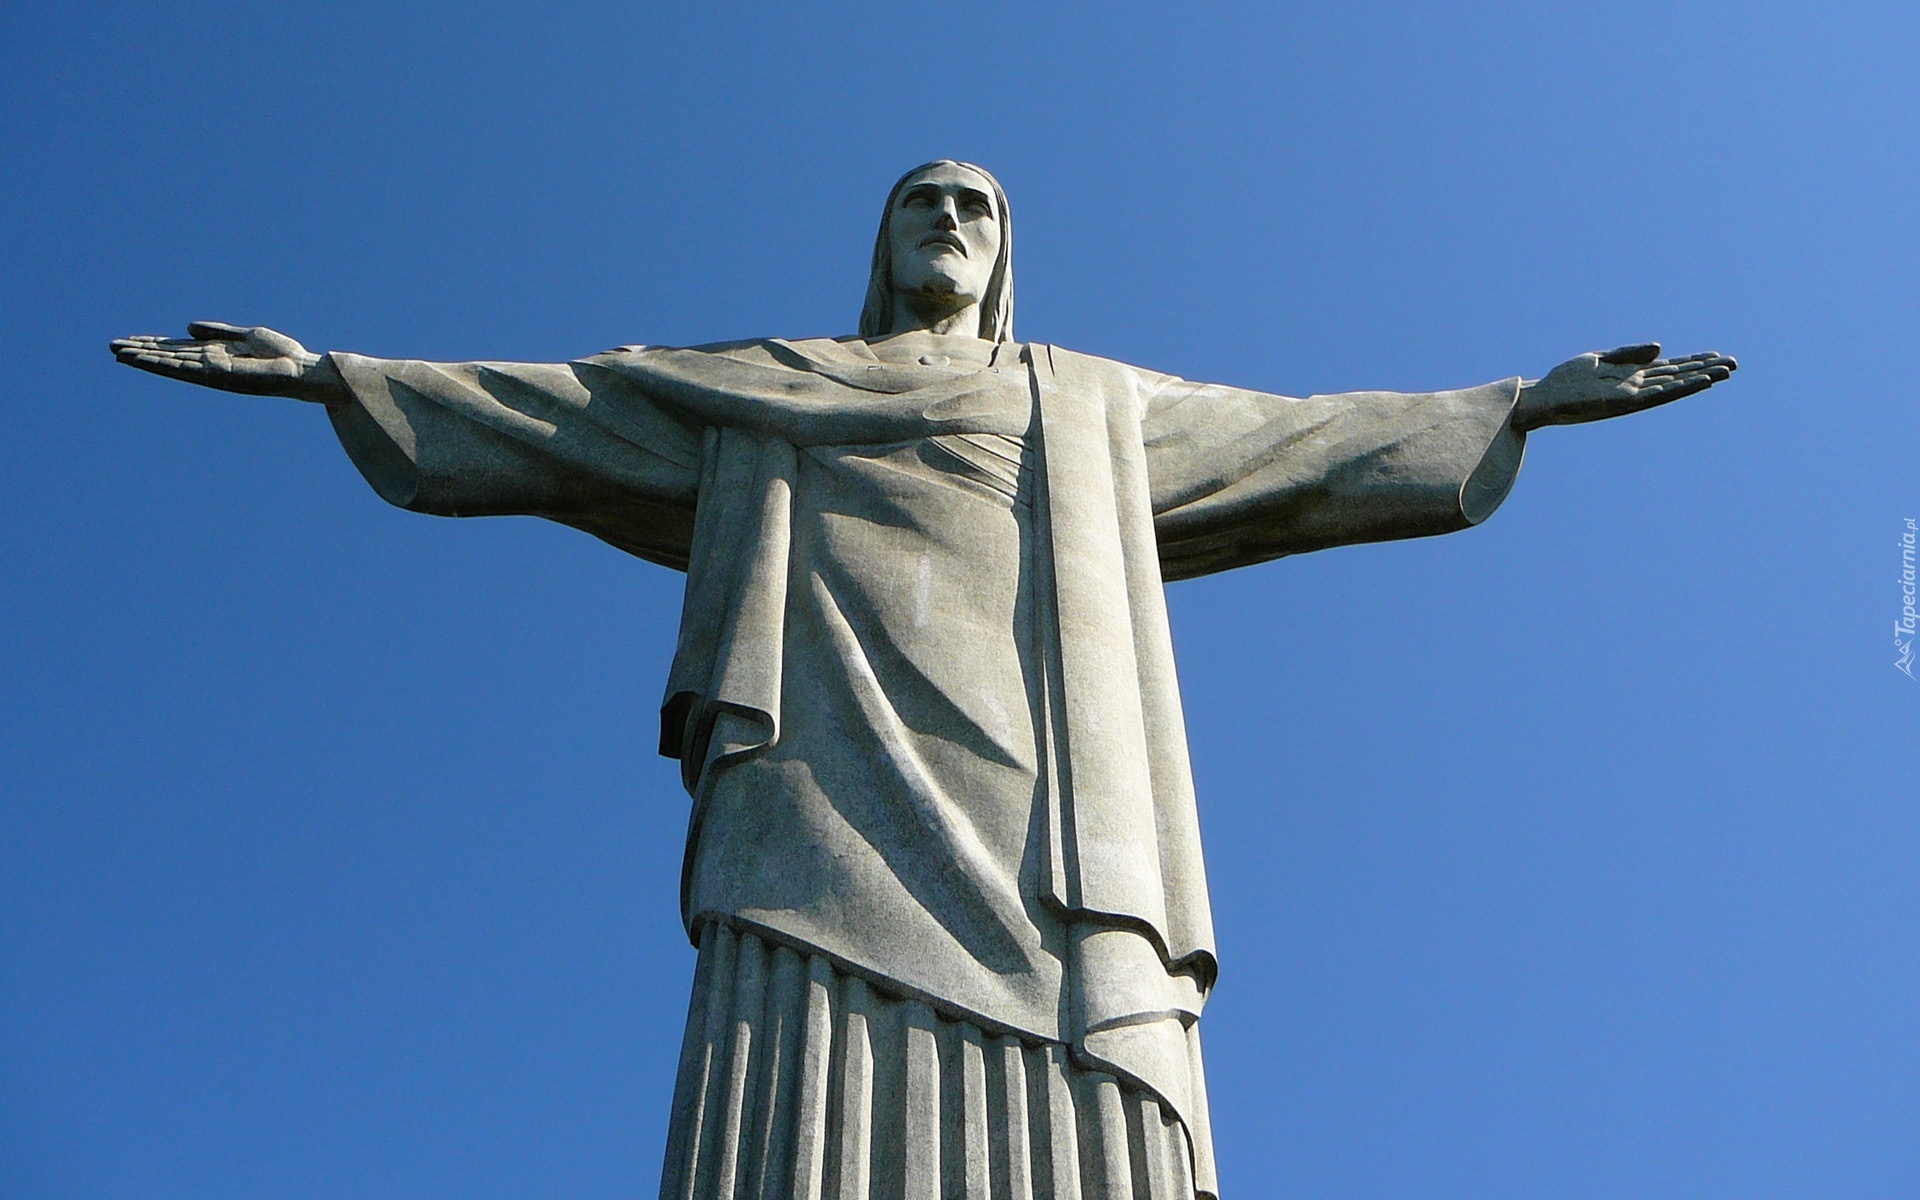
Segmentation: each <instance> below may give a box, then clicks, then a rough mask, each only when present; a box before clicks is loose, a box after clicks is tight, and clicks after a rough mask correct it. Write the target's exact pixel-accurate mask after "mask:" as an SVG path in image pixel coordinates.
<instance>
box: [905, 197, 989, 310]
mask: <svg viewBox="0 0 1920 1200" xmlns="http://www.w3.org/2000/svg"><path fill="white" fill-rule="evenodd" d="M888 225H889V235H888V241H889V249H890V250H891V252H892V256H893V281H892V282H893V286H894V290H895V291H896V292H898V293H901V294H903V295H907V296H919V297H927V298H935V297H940V298H945V297H952V299H953V301H954V302H955V304H956V306H958V305H963V304H969V303H973V302H975V301H978V300H979V299H980V298H981V297H982V296H984V295H986V291H987V283H988V281H989V280H991V279H992V278H993V263H994V260H995V259H996V258H997V257H999V254H1000V214H999V213H997V212H995V211H994V204H993V188H992V186H991V185H990V184H988V183H987V181H986V180H984V179H982V178H981V177H980V176H979V175H978V174H976V173H974V172H972V171H969V170H967V169H966V168H965V167H956V166H952V165H950V164H946V163H942V164H940V165H938V166H933V167H929V168H927V169H926V170H924V171H921V172H920V173H918V174H917V175H915V176H914V177H913V178H911V179H909V180H908V181H907V182H906V184H905V185H904V186H902V187H901V189H900V194H899V196H897V197H896V198H895V199H894V202H893V212H892V213H891V214H889V217H888Z"/></svg>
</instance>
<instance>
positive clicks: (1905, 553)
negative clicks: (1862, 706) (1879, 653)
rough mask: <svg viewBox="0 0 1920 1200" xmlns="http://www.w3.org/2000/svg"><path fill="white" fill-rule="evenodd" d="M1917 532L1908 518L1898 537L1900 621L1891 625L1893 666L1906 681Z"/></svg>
mask: <svg viewBox="0 0 1920 1200" xmlns="http://www.w3.org/2000/svg"><path fill="white" fill-rule="evenodd" d="M1917 532H1920V525H1915V524H1914V521H1913V518H1912V517H1908V518H1907V528H1906V531H1905V532H1904V533H1902V534H1901V535H1900V619H1899V620H1898V621H1895V622H1894V623H1893V652H1894V653H1895V654H1897V655H1898V656H1899V657H1898V658H1895V659H1894V660H1893V665H1894V667H1895V668H1896V669H1897V670H1900V671H1904V672H1905V673H1906V676H1907V678H1908V679H1912V678H1913V631H1914V612H1913V592H1914V584H1913V543H1914V535H1915V534H1916V533H1917Z"/></svg>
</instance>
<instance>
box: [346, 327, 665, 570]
mask: <svg viewBox="0 0 1920 1200" xmlns="http://www.w3.org/2000/svg"><path fill="white" fill-rule="evenodd" d="M329 357H330V358H331V359H332V362H333V364H334V367H335V368H336V369H337V370H338V371H339V373H340V377H341V379H342V380H344V381H345V383H346V387H347V391H348V392H349V393H350V395H351V399H350V400H348V401H347V402H346V403H343V404H339V405H335V406H332V407H331V408H330V410H329V415H330V416H331V417H332V420H333V428H334V432H335V433H337V434H338V435H339V437H340V444H341V445H342V446H344V447H346V451H347V454H348V455H349V456H350V457H351V458H352V459H353V463H354V465H355V466H356V467H358V468H359V469H360V473H361V474H362V475H363V476H365V477H366V480H367V482H368V483H369V484H371V485H372V486H373V490H374V491H376V492H378V493H379V494H380V496H381V497H382V498H383V499H385V500H387V501H389V502H390V503H393V504H396V505H399V506H400V507H401V508H405V509H410V510H412V511H414V512H423V513H432V514H435V515H437V516H448V517H477V516H497V515H506V514H522V515H529V516H537V517H545V518H547V519H549V520H553V521H559V522H561V523H562V524H566V525H571V526H574V527H575V528H577V529H582V530H585V531H586V532H588V533H591V534H593V535H594V536H595V537H598V538H601V539H602V540H604V541H606V542H608V543H610V544H612V545H614V546H616V547H618V548H619V549H621V550H625V551H627V552H628V553H629V554H634V555H637V556H639V557H641V558H644V559H647V560H648V561H650V562H657V563H661V564H663V565H665V566H670V567H674V568H676V569H678V570H685V569H686V565H687V558H688V554H689V552H690V543H691V541H692V537H693V509H694V500H695V496H696V493H697V491H698V488H699V480H700V462H701V458H700V456H701V431H700V430H699V429H698V428H695V427H692V426H690V425H688V424H686V423H685V422H683V421H682V420H680V419H678V418H676V417H674V416H672V415H670V414H669V413H668V412H666V411H665V410H663V409H661V408H660V407H659V406H657V405H656V404H654V403H653V402H652V401H650V400H649V399H648V397H647V396H646V395H645V394H644V393H642V392H641V390H640V389H639V388H638V387H637V386H636V385H635V384H634V383H633V382H632V381H631V380H629V379H626V378H624V377H622V376H621V375H619V374H618V373H617V372H615V371H613V370H610V369H609V368H608V366H607V365H606V363H605V362H604V361H602V360H603V359H606V358H607V357H608V356H601V358H598V359H584V360H581V361H579V362H572V363H558V364H528V363H427V362H408V361H393V360H388V359H377V358H363V357H361V356H359V355H356V354H339V353H336V354H333V355H330V356H329Z"/></svg>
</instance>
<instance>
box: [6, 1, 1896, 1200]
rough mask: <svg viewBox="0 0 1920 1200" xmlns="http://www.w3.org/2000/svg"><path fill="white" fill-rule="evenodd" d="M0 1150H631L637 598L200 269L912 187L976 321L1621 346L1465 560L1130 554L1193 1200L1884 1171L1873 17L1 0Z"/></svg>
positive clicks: (648, 310)
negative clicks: (257, 341) (1156, 677)
mask: <svg viewBox="0 0 1920 1200" xmlns="http://www.w3.org/2000/svg"><path fill="white" fill-rule="evenodd" d="M6 26H7V31H6V34H5V36H4V37H3V38H0V116H4V130H5V132H4V134H0V147H3V148H4V157H3V159H0V161H3V162H4V167H3V168H0V276H3V277H4V279H5V289H4V294H5V297H6V302H5V303H4V304H3V305H0V404H4V406H5V408H4V411H5V413H6V424H7V427H8V431H9V432H8V436H7V437H6V438H5V439H4V440H0V502H3V503H4V509H3V510H0V511H4V513H5V519H4V521H0V564H4V566H3V567H0V1196H4V1197H8V1198H15V1197H17V1198H19V1200H118V1198H121V1197H134V1196H138V1197H142V1198H144V1200H171V1198H175V1197H178V1198H182V1200H185V1198H188V1197H191V1198H193V1200H228V1198H233V1200H242V1198H254V1197H273V1198H275V1200H304V1198H308V1197H313V1198H321V1197H356V1198H360V1197H405V1198H408V1200H415V1198H421V1200H424V1198H431V1197H447V1198H450V1200H452V1198H459V1200H480V1198H494V1197H498V1198H502V1200H509V1198H510V1200H521V1198H533V1197H567V1198H577V1197H599V1196H606V1197H614V1196H644V1195H650V1194H652V1193H653V1191H654V1189H655V1188H656V1187H657V1181H658V1172H659V1160H660V1154H661V1147H662V1143H663V1141H664V1135H665V1128H666V1117H667V1105H668V1098H669V1091H670V1087H671V1083H672V1076H673V1070H674V1060H675V1053H676V1049H677V1044H678V1039H679V1035H680V1027H681V1022H682V1018H683V1014H684V1011H685V1009H684V1006H685V996H686V988H687V984H688V981H689V978H690V975H691V970H692V963H693V953H692V951H691V949H690V948H689V947H688V946H687V944H686V940H685V936H684V934H683V933H682V931H681V930H680V929H679V927H678V918H677V901H676V896H677V882H676V875H677V871H678V867H679V861H680V854H681V843H682V837H683V833H684V822H685V814H686V801H685V797H684V795H683V794H682V793H681V792H680V790H679V788H678V784H677V781H676V773H675V771H674V770H673V769H672V764H670V763H669V762H667V761H666V760H663V759H660V758H658V757H656V756H655V755H654V753H653V745H654V737H655V728H656V719H657V718H656V712H657V705H658V703H659V694H660V689H661V687H662V685H663V683H664V679H665V670H666V663H667V659H668V657H669V655H670V653H671V650H672V646H673V642H674V631H675V626H676V620H677V609H678V600H679V588H680V580H679V577H678V576H676V575H674V574H673V573H671V572H669V571H666V570H663V569H661V568H658V567H654V566H650V565H648V564H645V563H642V562H640V561H638V560H634V559H627V558H624V557H622V556H621V555H619V554H618V553H616V552H614V551H613V550H611V549H609V548H608V547H606V546H604V545H602V544H601V543H598V542H596V541H594V540H592V539H591V538H588V537H586V536H584V535H582V534H579V533H576V532H573V531H571V530H567V529H564V528H561V527H559V526H554V525H547V524H542V523H540V522H537V521H534V520H528V519H496V520H482V521H447V520H438V519H432V518H426V517H420V516H414V515H410V514H406V513H402V512H400V511H398V510H395V509H391V508H389V507H387V506H386V505H385V504H383V503H382V502H381V501H380V500H379V499H378V498H376V497H375V496H374V494H373V493H372V491H371V490H370V489H368V488H367V487H366V486H365V484H364V483H362V481H361V480H360V479H359V477H358V476H357V475H356V473H355V472H354V470H353V468H352V467H351V466H350V465H349V464H348V462H347V460H346V458H345V456H344V455H343V454H342V453H341V452H340V450H339V447H338V446H337V445H336V444H335V442H334V439H333V437H332V434H331V432H330V430H329V429H328V427H327V423H326V421H325V419H324V416H323V415H322V414H321V413H320V412H319V411H318V410H315V409H311V408H307V407H304V406H302V405H300V404H297V403H295V402H292V401H277V400H264V399H249V398H244V397H235V396H228V395H222V394H217V393H213V392H207V391H201V390H197V389H193V388H189V387H186V386H183V385H180V384H174V383H168V382H165V381H162V380H158V379H155V378H152V377H150V376H145V375H141V374H138V373H136V372H134V371H131V370H128V369H126V368H123V367H118V366H116V365H115V364H114V363H113V361H112V360H111V358H110V357H109V355H108V353H107V349H106V343H107V340H108V339H109V338H110V337H113V336H117V335H122V334H130V333H178V332H180V331H181V330H183V328H184V325H185V322H186V321H188V320H189V319H194V318H203V317H204V318H215V319H225V320H230V321H235V322H241V323H247V324H253V323H264V324H269V325H272V326H274V327H276V328H279V329H282V330H285V331H287V332H289V333H291V334H293V335H294V336H296V337H298V338H301V339H302V340H303V341H305V342H306V344H307V345H308V346H310V347H312V348H315V349H320V350H325V349H343V350H345V349H350V350H355V351H359V352H363V353H368V354H375V355H388V356H406V357H421V358H440V359H470V358H496V359H523V360H540V361H551V360H560V359H565V358H568V357H571V356H576V355H582V354H588V353H592V352H595V351H598V350H601V349H604V348H606V347H609V346H613V345H616V344H620V343H625V342H634V341H648V342H663V343H673V344H692V343H699V342H706V341H714V340H721V339H728V338H737V337H746V336H754V335H783V336H808V335H829V334H842V333H849V332H852V330H853V326H854V324H855V319H856V317H857V314H858V310H859V306H860V302H861V297H862V291H863V287H864V281H865V274H866V268H867V256H868V253H869V250H870V247H871V241H872V237H873V229H874V224H875V222H876V221H877V219H878V216H879V209H880V204H881V201H882V200H883V198H884V196H885V192H886V189H887V187H888V185H889V184H890V183H891V182H892V181H893V179H894V178H895V176H896V175H897V174H898V173H899V172H901V171H902V170H904V169H905V168H907V167H909V166H911V165H913V164H914V163H917V162H920V161H922V160H925V159H928V158H932V157H936V156H954V157H962V158H968V159H973V160H976V161H979V162H981V163H984V164H986V165H987V166H989V167H990V168H991V169H993V170H994V171H995V172H997V173H998V174H999V176H1000V177H1001V179H1002V180H1003V181H1004V182H1005V184H1006V186H1007V188H1008V191H1009V193H1010V195H1011V198H1012V205H1013V216H1014V228H1015V231H1016V240H1015V247H1016V254H1015V262H1016V268H1017V277H1018V282H1019V310H1018V324H1017V332H1018V333H1019V335H1020V336H1022V337H1024V338H1027V339H1035V340H1045V341H1051V342H1057V343H1059V344H1062V345H1065V346H1069V347H1072V348H1075V349H1078V350H1082V351H1087V352H1091V353H1095V354H1101V355H1107V356H1110V357H1114V358H1120V359H1124V360H1126V361H1129V362H1133V363H1138V364H1140V365H1143V366H1148V367H1152V368H1156V369H1159V370H1164V371H1170V372H1174V373H1177V374H1181V375H1185V376H1188V377H1191V378H1198V379H1205V380H1209V381H1217V382H1225V383H1234V384H1240V385H1245V386H1250V387H1258V388H1263V389H1268V390H1272V391H1278V392H1285V393H1288V394H1296V395H1298V394H1306V393H1311V392H1323V391H1338V390H1351V389H1360V388H1391V389H1401V390H1427V389H1435V388H1444V387H1454V386H1464V385H1468V384H1473V383H1478V382H1482V381H1485V380H1489V379H1497V378H1501V377H1503V376H1509V375H1514V374H1523V375H1529V376H1537V375H1539V374H1541V373H1544V372H1545V371H1546V370H1547V369H1548V368H1550V367H1551V366H1553V365H1554V364H1555V363H1556V362H1558V361H1560V360H1561V359H1564V358H1566V357H1569V356H1571V355H1573V354H1576V353H1578V352H1580V351H1583V350H1589V349H1602V348H1606V347H1609V346H1613V345H1617V344H1620V343H1624V342H1632V341H1639V340H1646V339H1654V338H1657V339H1661V340H1663V341H1665V342H1666V343H1667V345H1668V346H1669V348H1670V349H1671V350H1673V351H1675V352H1688V351H1693V350H1704V349H1719V350H1724V351H1727V352H1730V353H1734V354H1737V355H1738V356H1739V358H1740V361H1741V364H1742V369H1741V371H1740V373H1739V375H1737V376H1736V377H1735V378H1734V380H1733V381H1732V382H1731V383H1729V384H1727V385H1724V386H1722V387H1720V388H1717V389H1715V390H1714V391H1713V392H1711V393H1709V394H1707V395H1704V396H1701V397H1697V398H1695V399H1692V400H1689V401H1684V402H1682V403H1680V404H1678V405H1675V406H1672V407H1670V408H1665V409H1661V410H1658V411H1655V412H1651V413H1646V414H1642V415H1639V416H1635V417H1629V418H1626V419H1623V420H1619V421H1616V422H1612V423H1608V424H1605V425H1592V426H1584V427H1578V428H1568V429H1549V430H1546V431H1544V432H1542V433H1540V434H1537V435H1536V436H1535V437H1534V438H1533V439H1532V443H1531V445H1530V447H1529V450H1528V458H1527V464H1526V467H1525V470H1524V471H1523V472H1522V474H1521V478H1520V481H1519V483H1518V485H1517V487H1516V488H1515V489H1514V492H1513V494H1512V496H1511V498H1510V499H1509V500H1508V502H1507V504H1506V506H1505V508H1503V509H1502V510H1501V511H1500V512H1499V513H1498V514H1496V515H1495V516H1494V517H1493V519H1492V520H1491V521H1490V522H1488V523H1487V524H1486V525H1485V526H1483V527H1481V528H1478V529H1474V530H1471V531H1468V532H1465V533H1460V534H1455V535H1452V536H1449V537H1445V538H1439V539H1429V540H1424V541H1416V542H1400V543H1394V544H1388V545H1380V546H1369V547H1361V548H1350V549H1341V550H1334V551H1330V552H1326V553H1323V554H1319V555H1314V556H1310V557H1306V558H1298V559H1290V560H1284V561H1281V562H1278V563H1272V564H1268V565H1265V566H1260V567H1255V568H1251V569H1248V570H1244V571H1240V572H1237V573H1233V574H1230V575H1226V576H1220V577H1215V578H1211V579H1206V580H1200V581H1195V582H1189V583H1183V584H1178V585H1175V586H1174V587H1173V588H1172V589H1170V597H1171V602H1172V607H1173V614H1174V622H1175V628H1174V633H1175V638H1176V645H1177V649H1178V653H1179V658H1180V664H1181V671H1182V676H1183V682H1184V687H1185V694H1186V698H1187V719H1188V725H1189V730H1190V734H1191V737H1192V744H1193V756H1194V766H1195V771H1196V774H1197V778H1198V782H1199V785H1200V796H1201V815H1202V822H1203V827H1204V830H1205V834H1206V838H1207V847H1208V856H1209V865H1210V870H1211V879H1212V889H1213V902H1214V908H1215V915H1216V919H1217V922H1218V926H1219V941H1220V950H1221V957H1222V962H1223V974H1222V977H1221V982H1220V986H1219V988H1218V990H1217V991H1216V993H1215V997H1214V999H1213V1001H1212V1003H1211V1005H1210V1007H1209V1009H1208V1013H1207V1019H1206V1024H1205V1029H1206V1034H1207V1039H1208V1040H1207V1047H1208V1057H1209V1067H1210V1071H1211V1077H1212V1087H1213V1111H1214V1114H1215V1129H1216V1136H1217V1141H1218V1148H1219V1158H1220V1174H1221V1178H1222V1182H1223V1188H1224V1191H1225V1193H1226V1196H1227V1197H1228V1200H1240V1198H1252V1197H1267V1196H1284V1197H1289V1198H1296V1200H1318V1198H1322V1197H1325V1198H1335V1197H1339V1198H1345V1200H1360V1198H1375V1197H1377V1198H1380V1200H1388V1198H1391V1200H1408V1198H1429V1197H1430V1198H1452V1197H1461V1198H1466V1197H1472V1198H1475V1200H1491V1198H1509V1197H1510V1198H1514V1200H1530V1198H1534V1197H1548V1196H1551V1197H1556V1198H1560V1200H1588V1198H1592V1200H1603V1198H1605V1200H1611V1198H1614V1197H1687V1198H1689V1200H1699V1198H1720V1197H1724V1198H1727V1200H1761V1198H1767V1197H1817V1198H1821V1200H1828V1198H1833V1197H1911V1196H1913V1195H1914V1194H1915V1188H1916V1186H1920V1184H1916V1180H1917V1179H1920V1128H1916V1126H1920V1028H1916V1025H1917V1024H1920V1022H1916V1017H1920V870H1916V865H1920V813H1917V812H1916V804H1915V782H1916V776H1917V774H1920V754H1916V743H1915V736H1914V735H1915V722H1916V716H1917V715H1920V683H1916V682H1915V681H1914V680H1912V679H1909V678H1907V677H1906V676H1905V675H1903V674H1901V673H1899V672H1898V671H1896V670H1895V669H1894V665H1893V663H1894V658H1895V654H1894V645H1893V626H1894V622H1895V620H1896V618H1897V617H1898V615H1899V608H1900V603H1901V593H1900V587H1899V571H1900V551H1899V539H1900V533H1901V531H1902V529H1903V528H1904V522H1905V519H1906V518H1909V517H1920V477H1917V476H1916V469H1915V461H1914V457H1915V456H1914V446H1915V426H1916V421H1915V417H1916V411H1915V404H1914V399H1915V383H1914V375H1913V362H1914V357H1915V348H1916V347H1915V337H1914V332H1915V317H1916V279H1917V276H1916V270H1915V268H1916V257H1920V255H1917V254H1916V223H1915V218H1914V214H1915V206H1916V195H1920V170H1916V145H1917V144H1920V137H1917V135H1920V105H1917V104H1916V85H1915V74H1914V72H1915V67H1914V62H1915V61H1916V58H1920V11H1917V10H1916V9H1915V8H1914V6H1913V5H1911V4H1910V3H1886V4H1879V5H1872V4H1837V5H1835V4H1823V5H1815V4H1811V3H1809V4H1764V3H1763V4H1750V3H1739V4H1735V3H1726V4H1687V5H1677V6H1676V5H1655V4H1640V3H1620V2H1617V0H1616V2H1611V3H1605V4H1600V3H1566V4H1553V5H1544V4H1543V5H1537V6H1536V5H1522V4H1492V5H1484V6H1474V7H1467V6H1459V5H1442V4H1375V3H1358V4H1331V3H1316V4H1312V5H1289V4H1247V5H1233V6H1229V5H1210V4H1198V5H1189V6H1185V7H1183V8H1180V9H1175V8H1172V7H1164V6H1152V7H1149V6H1144V5H1113V6H1094V5H1086V6H1037V7H1029V6H1026V5H996V4H975V5H971V6H959V5H947V6H910V5H906V4H897V5H891V6H884V7H882V6H872V7H867V6H853V5H848V6H833V7H824V6H779V7H774V6H766V7H755V6H741V5H723V6H715V7H711V8H705V9H701V10H699V11H697V12H695V13H694V14H692V15H689V14H688V13H687V12H686V11H684V10H683V9H682V8H681V6H667V5H658V6H635V5H630V4H567V3H561V4H549V5H545V6H540V7H539V8H538V9H536V8H535V6H530V5H529V6H506V5H498V4H491V3H477V4H476V3H467V4H461V5H432V4H367V3H343V4H330V5H324V6H321V5H310V6H309V5H286V4H276V3H265V4H252V5H242V6H236V5H232V4H219V5H215V4H206V3H198V2H187V3H181V4H173V5H167V6H162V7H155V6H150V5H130V4H91V3H66V4H61V5H58V6H54V5H46V4H22V5H14V6H12V7H11V8H10V9H9V12H8V16H7V19H6Z"/></svg>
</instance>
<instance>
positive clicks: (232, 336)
mask: <svg viewBox="0 0 1920 1200" xmlns="http://www.w3.org/2000/svg"><path fill="white" fill-rule="evenodd" d="M252 332H253V330H251V329H249V328H247V327H245V326H242V325H229V324H227V323H226V322H225V321H194V322H191V323H190V324H188V326H187V336H188V337H190V338H193V339H195V340H197V341H202V342H238V341H244V340H245V339H246V336H247V335H248V334H249V333H252Z"/></svg>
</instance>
